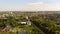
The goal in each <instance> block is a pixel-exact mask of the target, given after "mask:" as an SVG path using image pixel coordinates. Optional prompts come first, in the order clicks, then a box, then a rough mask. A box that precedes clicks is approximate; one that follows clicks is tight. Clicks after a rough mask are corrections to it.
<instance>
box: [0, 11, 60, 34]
mask: <svg viewBox="0 0 60 34" xmlns="http://www.w3.org/2000/svg"><path fill="white" fill-rule="evenodd" d="M0 34H60V12H59V11H38V12H19V11H16V12H14V11H9V12H0Z"/></svg>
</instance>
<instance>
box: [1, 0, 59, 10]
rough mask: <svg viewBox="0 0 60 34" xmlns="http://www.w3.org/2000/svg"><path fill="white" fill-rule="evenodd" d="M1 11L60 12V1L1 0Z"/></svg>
mask: <svg viewBox="0 0 60 34" xmlns="http://www.w3.org/2000/svg"><path fill="white" fill-rule="evenodd" d="M0 11H60V0H0Z"/></svg>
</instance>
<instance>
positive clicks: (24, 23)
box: [18, 21, 31, 25]
mask: <svg viewBox="0 0 60 34" xmlns="http://www.w3.org/2000/svg"><path fill="white" fill-rule="evenodd" d="M18 23H20V24H22V25H31V22H30V21H26V22H18Z"/></svg>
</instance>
